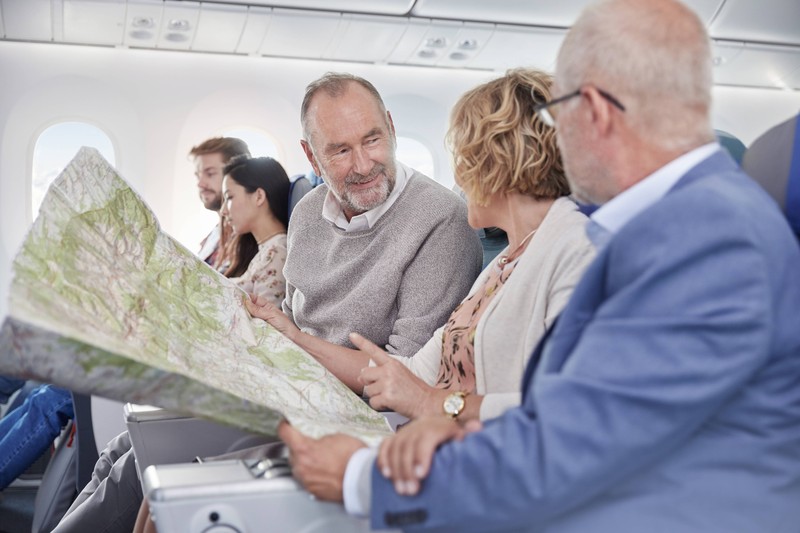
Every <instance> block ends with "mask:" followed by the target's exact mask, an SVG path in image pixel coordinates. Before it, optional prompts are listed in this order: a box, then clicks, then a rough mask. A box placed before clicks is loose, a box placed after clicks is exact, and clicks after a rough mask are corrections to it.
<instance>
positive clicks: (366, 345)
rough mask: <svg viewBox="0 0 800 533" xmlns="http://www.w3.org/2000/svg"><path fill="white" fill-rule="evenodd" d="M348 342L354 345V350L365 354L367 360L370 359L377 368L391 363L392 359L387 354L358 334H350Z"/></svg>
mask: <svg viewBox="0 0 800 533" xmlns="http://www.w3.org/2000/svg"><path fill="white" fill-rule="evenodd" d="M350 342H352V343H353V344H355V346H356V348H358V349H359V350H361V351H362V352H364V353H365V354H367V355H368V356H369V358H370V359H372V361H373V362H374V363H375V364H376V365H378V366H380V365H384V364H386V363H388V362H389V361H392V358H391V357H389V354H387V353H386V352H384V351H383V350H382V349H381V348H380V347H379V346H378V345H376V344H375V343H373V342H372V341H369V340H367V339H365V338H364V337H362V336H361V335H359V334H358V333H351V334H350Z"/></svg>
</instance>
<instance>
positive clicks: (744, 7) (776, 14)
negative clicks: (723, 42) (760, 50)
mask: <svg viewBox="0 0 800 533" xmlns="http://www.w3.org/2000/svg"><path fill="white" fill-rule="evenodd" d="M709 31H710V33H711V35H712V36H713V37H715V38H719V39H733V40H738V41H758V42H762V43H780V44H793V45H800V2H798V1H797V0H757V1H754V0H727V2H725V5H724V6H723V7H722V9H721V10H720V13H719V15H718V16H717V18H716V19H715V20H714V23H713V24H712V25H711V28H710V29H709Z"/></svg>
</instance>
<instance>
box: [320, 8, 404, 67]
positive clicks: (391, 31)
mask: <svg viewBox="0 0 800 533" xmlns="http://www.w3.org/2000/svg"><path fill="white" fill-rule="evenodd" d="M407 26H408V19H407V18H405V17H376V16H368V15H342V19H341V22H340V24H339V28H338V29H337V32H336V36H335V37H334V40H333V42H332V43H331V46H330V47H329V48H328V50H327V51H326V52H325V53H324V54H323V55H322V57H323V59H336V60H340V61H368V62H371V63H374V62H382V61H384V60H385V59H386V58H387V57H389V55H391V53H392V50H394V48H395V46H397V43H398V41H399V40H400V38H401V37H402V36H403V34H404V33H405V31H406V27H407Z"/></svg>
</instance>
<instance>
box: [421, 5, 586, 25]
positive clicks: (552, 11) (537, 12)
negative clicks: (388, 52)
mask: <svg viewBox="0 0 800 533" xmlns="http://www.w3.org/2000/svg"><path fill="white" fill-rule="evenodd" d="M590 3H592V0H559V1H558V2H554V1H553V0H493V1H491V2H489V1H486V0H459V1H456V2H454V1H453V0H417V3H416V4H415V5H414V9H413V11H412V14H413V15H414V16H419V17H430V18H444V19H454V20H473V21H492V22H501V23H508V24H532V25H537V26H559V27H567V26H570V25H571V24H572V23H573V22H574V21H575V19H576V18H577V17H578V14H579V13H580V12H581V10H582V9H583V8H584V7H586V6H587V5H589V4H590Z"/></svg>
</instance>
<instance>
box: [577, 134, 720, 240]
mask: <svg viewBox="0 0 800 533" xmlns="http://www.w3.org/2000/svg"><path fill="white" fill-rule="evenodd" d="M719 149H720V145H719V143H717V142H711V143H708V144H705V145H703V146H701V147H699V148H695V149H694V150H692V151H690V152H687V153H685V154H683V155H682V156H680V157H678V158H677V159H673V160H672V161H670V162H669V163H667V164H666V165H664V166H663V167H661V168H659V169H658V170H656V171H655V172H653V173H652V174H650V175H649V176H647V177H646V178H644V179H643V180H642V181H640V182H639V183H637V184H636V185H634V186H633V187H631V188H629V189H627V190H625V191H623V192H621V193H620V194H618V195H617V196H615V197H614V198H612V199H611V200H609V201H608V202H606V203H605V204H603V205H602V206H600V208H598V209H597V211H595V212H594V213H592V215H591V216H590V218H591V220H592V222H594V223H595V224H598V225H599V226H600V227H601V228H602V229H603V230H605V231H606V232H608V233H609V234H610V235H613V234H614V233H616V232H618V231H619V230H620V229H621V228H622V226H624V225H625V224H627V223H628V221H629V220H631V219H632V218H633V217H635V216H636V215H638V214H639V213H641V212H642V211H644V210H645V209H647V208H648V207H650V206H651V205H653V204H654V203H656V202H657V201H659V200H660V199H661V198H663V197H664V195H665V194H667V192H668V191H669V190H670V189H671V188H672V187H673V186H674V185H675V184H676V183H677V182H678V180H680V179H681V178H682V177H683V175H684V174H686V173H687V172H688V171H689V170H691V169H692V168H693V167H695V166H697V165H698V164H699V163H700V162H701V161H703V160H705V159H707V158H709V157H710V156H711V154H713V153H714V152H716V151H717V150H719ZM590 238H591V235H590Z"/></svg>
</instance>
